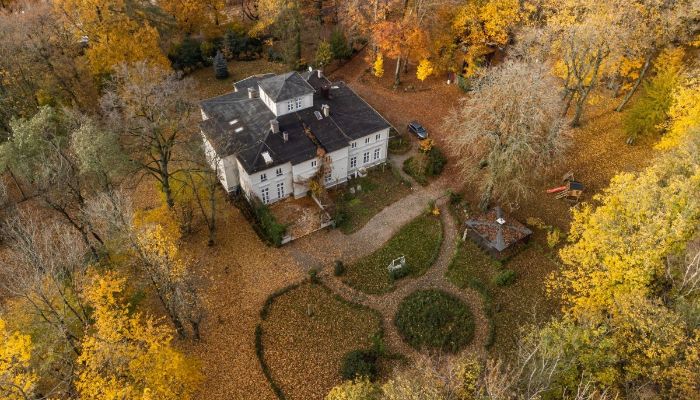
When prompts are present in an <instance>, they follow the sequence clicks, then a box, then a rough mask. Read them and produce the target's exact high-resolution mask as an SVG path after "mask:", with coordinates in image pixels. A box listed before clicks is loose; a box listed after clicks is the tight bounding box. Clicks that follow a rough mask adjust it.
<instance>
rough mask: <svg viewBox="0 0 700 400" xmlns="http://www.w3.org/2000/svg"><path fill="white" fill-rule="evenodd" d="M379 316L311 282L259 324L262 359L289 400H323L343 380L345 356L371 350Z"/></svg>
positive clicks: (277, 301) (283, 299)
mask: <svg viewBox="0 0 700 400" xmlns="http://www.w3.org/2000/svg"><path fill="white" fill-rule="evenodd" d="M380 324H381V322H380V318H379V316H378V315H377V314H376V313H374V312H372V311H370V310H369V309H366V308H362V307H359V306H356V305H352V304H349V303H346V302H344V301H341V300H339V299H338V298H337V297H335V296H334V295H333V294H331V293H330V292H329V290H328V289H326V288H325V287H323V286H320V285H313V284H310V283H306V284H303V285H301V286H299V287H298V288H295V289H292V290H290V291H289V292H287V293H285V294H283V295H281V296H279V297H277V298H276V299H275V300H274V302H273V303H272V306H271V307H270V309H269V313H268V315H267V317H266V319H265V321H264V322H263V323H262V327H263V332H264V333H263V344H264V348H265V360H266V362H267V364H268V365H269V368H270V371H271V373H272V375H273V377H274V379H275V381H276V382H277V383H278V384H279V385H280V387H281V388H282V390H283V391H284V393H285V395H286V397H287V398H288V399H290V400H295V399H298V400H308V399H322V398H324V397H325V395H326V393H328V391H329V390H330V389H331V388H332V387H333V386H335V385H337V384H339V383H340V382H341V381H342V378H341V376H340V367H341V362H342V359H343V356H344V355H345V354H346V353H347V352H349V351H351V350H356V349H367V348H369V347H370V346H371V345H372V336H373V335H376V334H377V333H378V332H379V330H380Z"/></svg>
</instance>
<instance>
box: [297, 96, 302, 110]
mask: <svg viewBox="0 0 700 400" xmlns="http://www.w3.org/2000/svg"><path fill="white" fill-rule="evenodd" d="M296 106H297V110H298V109H300V108H301V97H297V98H296Z"/></svg>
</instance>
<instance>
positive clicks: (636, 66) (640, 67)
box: [610, 0, 698, 111]
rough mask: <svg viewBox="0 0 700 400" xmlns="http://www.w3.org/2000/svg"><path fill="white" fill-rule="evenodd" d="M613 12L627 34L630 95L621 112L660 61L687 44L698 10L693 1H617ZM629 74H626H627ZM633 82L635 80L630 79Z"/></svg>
mask: <svg viewBox="0 0 700 400" xmlns="http://www.w3.org/2000/svg"><path fill="white" fill-rule="evenodd" d="M611 6H612V7H610V12H614V13H616V14H617V15H618V16H617V18H616V24H617V25H618V26H619V27H620V29H621V30H622V31H624V32H625V33H624V35H623V37H624V41H622V42H621V43H620V44H619V48H618V50H617V51H619V52H620V53H621V54H623V57H624V58H623V59H622V61H621V64H622V65H623V67H626V70H625V69H623V71H622V72H623V75H626V77H627V78H628V82H624V83H626V86H628V87H627V93H626V94H625V96H624V98H623V99H622V102H621V103H620V105H619V106H618V107H617V108H616V111H621V110H622V109H623V108H624V107H625V105H626V104H627V103H628V102H629V100H630V99H631V98H632V95H634V93H635V92H636V90H637V88H638V87H639V86H640V84H641V83H642V81H643V79H644V78H645V76H646V74H647V72H648V71H649V68H650V67H651V66H652V65H653V61H654V59H655V58H656V57H658V56H659V55H660V54H662V53H663V50H666V49H668V48H669V47H670V46H671V45H673V44H674V43H687V42H688V41H689V39H690V38H691V35H692V28H691V26H692V22H691V21H692V19H693V18H694V17H697V15H695V16H694V14H697V12H698V10H697V9H695V10H694V9H693V5H692V1H689V0H677V1H658V0H638V1H635V2H634V3H633V5H630V4H629V3H628V2H623V1H614V2H612V3H611ZM625 72H626V74H625ZM630 78H631V79H630Z"/></svg>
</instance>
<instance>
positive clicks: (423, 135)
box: [408, 121, 428, 139]
mask: <svg viewBox="0 0 700 400" xmlns="http://www.w3.org/2000/svg"><path fill="white" fill-rule="evenodd" d="M408 131H409V132H411V133H413V134H415V135H416V136H418V139H427V138H428V131H426V130H425V128H423V125H421V124H419V123H418V122H417V121H412V122H409V124H408Z"/></svg>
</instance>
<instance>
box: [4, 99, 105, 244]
mask: <svg viewBox="0 0 700 400" xmlns="http://www.w3.org/2000/svg"><path fill="white" fill-rule="evenodd" d="M74 117H75V115H72V114H70V113H67V112H61V111H57V110H55V109H54V108H51V107H48V106H46V107H42V108H41V109H40V110H39V112H38V113H37V114H36V115H34V116H33V117H32V118H30V119H18V120H13V121H12V123H11V124H10V125H11V128H12V136H11V137H10V139H9V140H8V141H7V142H6V143H3V144H2V146H0V158H2V159H3V160H4V163H5V165H7V166H9V167H10V168H11V169H12V170H13V171H14V173H15V174H17V175H18V176H20V177H21V178H22V179H23V180H24V181H25V182H28V183H29V184H31V185H32V187H33V188H34V190H35V192H36V193H37V195H38V196H39V197H40V198H41V200H42V201H43V202H44V204H46V205H47V206H48V207H49V208H50V209H51V210H53V211H55V212H56V214H58V215H59V216H60V217H61V218H63V219H64V220H65V221H66V222H67V223H68V224H70V225H71V226H73V227H74V228H75V229H76V230H77V231H78V232H80V234H81V236H82V238H83V241H84V242H85V244H86V245H87V246H89V247H90V249H91V250H92V253H93V255H94V256H95V257H97V256H98V254H97V253H98V251H97V248H96V246H99V245H101V244H102V242H103V241H102V238H101V237H100V236H99V235H97V234H96V233H95V232H94V230H92V229H91V227H90V221H89V220H85V219H83V218H82V217H81V214H80V210H81V208H82V207H83V206H84V204H85V199H86V198H87V197H89V195H90V194H91V193H93V192H94V191H95V190H96V189H99V186H95V185H93V184H96V183H103V184H104V183H105V182H104V181H99V182H98V181H94V180H90V179H88V178H89V177H88V175H86V174H84V173H83V172H84V171H82V170H81V168H80V165H79V160H78V158H77V153H76V151H75V149H73V148H72V147H71V138H72V136H73V134H74V133H75V132H78V131H84V130H89V132H90V134H91V135H95V137H94V138H92V139H91V140H93V141H96V143H100V142H99V141H100V138H99V137H98V135H101V132H100V130H99V129H96V125H94V124H93V122H92V121H91V120H90V119H81V118H77V117H75V118H74ZM93 128H95V129H93ZM104 157H105V159H108V158H111V157H112V156H111V155H105V156H104ZM115 167H117V165H112V166H111V168H115ZM115 171H116V169H115Z"/></svg>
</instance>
